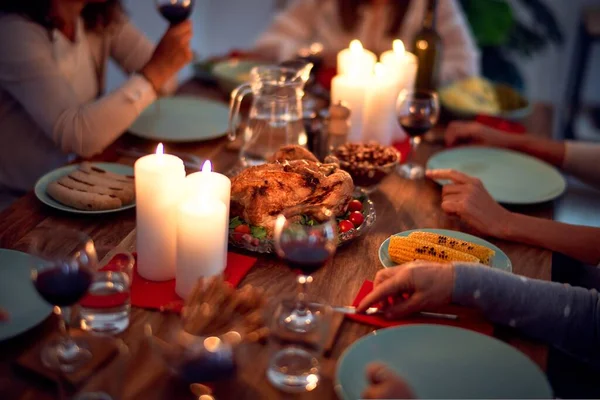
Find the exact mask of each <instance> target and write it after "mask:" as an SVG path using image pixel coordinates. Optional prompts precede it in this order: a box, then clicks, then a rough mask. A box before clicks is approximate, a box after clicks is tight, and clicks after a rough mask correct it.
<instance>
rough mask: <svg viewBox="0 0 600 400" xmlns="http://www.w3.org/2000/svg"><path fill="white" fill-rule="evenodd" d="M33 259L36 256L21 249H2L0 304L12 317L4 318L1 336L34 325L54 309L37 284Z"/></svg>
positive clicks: (25, 329) (21, 330) (0, 251)
mask: <svg viewBox="0 0 600 400" xmlns="http://www.w3.org/2000/svg"><path fill="white" fill-rule="evenodd" d="M31 260H32V256H30V255H28V254H25V253H21V252H20V251H14V250H7V249H0V307H1V308H3V309H4V310H6V311H7V312H8V314H9V318H10V319H9V320H8V321H7V322H0V340H6V339H9V338H11V337H14V336H16V335H18V334H20V333H23V332H25V331H27V330H29V329H31V328H33V327H34V326H36V325H37V324H39V323H40V322H42V321H43V320H44V319H46V317H47V316H48V315H50V312H51V311H52V307H51V306H50V305H49V304H48V303H46V302H45V301H44V300H43V299H42V298H41V297H40V295H39V294H38V293H37V291H36V290H35V288H34V287H33V283H32V282H31V278H30V271H31V267H32V265H33V263H32V261H31Z"/></svg>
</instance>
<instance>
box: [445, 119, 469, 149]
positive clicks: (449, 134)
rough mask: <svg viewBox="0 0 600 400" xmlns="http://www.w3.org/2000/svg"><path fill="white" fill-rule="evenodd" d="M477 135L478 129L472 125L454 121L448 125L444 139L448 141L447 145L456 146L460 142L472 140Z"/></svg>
mask: <svg viewBox="0 0 600 400" xmlns="http://www.w3.org/2000/svg"><path fill="white" fill-rule="evenodd" d="M476 133H477V129H476V127H475V126H474V125H473V124H472V123H469V122H465V121H454V122H451V123H450V125H448V128H447V129H446V133H445V135H444V139H445V141H446V145H448V146H454V145H455V144H457V143H459V142H464V141H468V140H469V139H472V138H473V136H474V135H475V134H476Z"/></svg>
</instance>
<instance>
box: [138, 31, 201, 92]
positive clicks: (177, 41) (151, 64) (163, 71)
mask: <svg viewBox="0 0 600 400" xmlns="http://www.w3.org/2000/svg"><path fill="white" fill-rule="evenodd" d="M191 40H192V21H190V20H187V21H184V22H181V23H179V24H177V25H171V26H170V27H169V29H167V31H166V32H165V34H164V36H163V37H162V39H161V40H160V42H159V43H158V46H156V49H155V50H154V53H153V54H152V58H150V61H148V63H147V64H146V65H145V66H144V68H142V70H141V71H140V73H141V74H142V75H144V76H145V77H146V79H148V80H149V81H150V83H151V84H152V86H153V87H154V89H156V90H157V91H158V90H159V89H160V88H162V87H163V86H164V84H165V83H166V82H167V81H168V80H169V79H171V78H172V77H173V76H174V75H175V74H177V72H179V70H180V69H181V68H183V67H185V66H186V65H187V64H188V63H189V62H190V61H191V60H192V58H193V52H192V49H191V48H190V41H191Z"/></svg>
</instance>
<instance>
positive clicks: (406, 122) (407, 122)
mask: <svg viewBox="0 0 600 400" xmlns="http://www.w3.org/2000/svg"><path fill="white" fill-rule="evenodd" d="M400 126H402V128H403V129H404V130H405V131H406V133H408V135H409V136H411V137H416V136H421V135H424V134H426V133H427V132H428V131H429V130H430V129H431V126H432V123H431V120H429V118H419V117H415V116H414V115H407V116H405V117H401V118H400Z"/></svg>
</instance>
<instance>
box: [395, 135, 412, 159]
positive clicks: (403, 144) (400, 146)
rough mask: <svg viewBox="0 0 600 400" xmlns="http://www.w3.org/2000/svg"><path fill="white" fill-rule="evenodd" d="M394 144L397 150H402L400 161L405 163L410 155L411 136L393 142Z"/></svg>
mask: <svg viewBox="0 0 600 400" xmlns="http://www.w3.org/2000/svg"><path fill="white" fill-rule="evenodd" d="M392 146H394V147H395V148H396V150H398V151H399V152H400V155H401V156H402V157H401V158H400V162H402V163H404V162H405V161H406V160H408V155H409V154H410V138H409V137H406V138H405V139H404V140H401V141H397V142H394V143H392Z"/></svg>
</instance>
